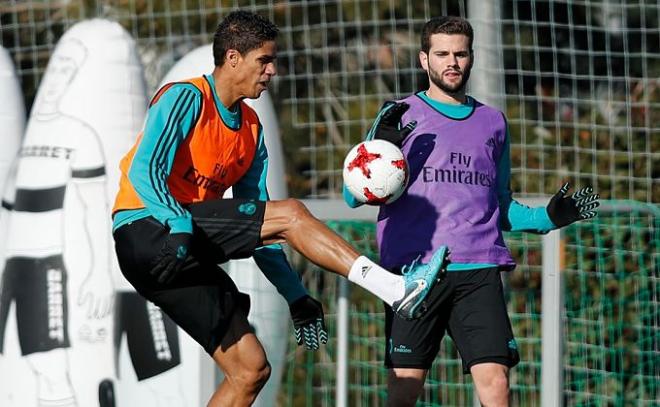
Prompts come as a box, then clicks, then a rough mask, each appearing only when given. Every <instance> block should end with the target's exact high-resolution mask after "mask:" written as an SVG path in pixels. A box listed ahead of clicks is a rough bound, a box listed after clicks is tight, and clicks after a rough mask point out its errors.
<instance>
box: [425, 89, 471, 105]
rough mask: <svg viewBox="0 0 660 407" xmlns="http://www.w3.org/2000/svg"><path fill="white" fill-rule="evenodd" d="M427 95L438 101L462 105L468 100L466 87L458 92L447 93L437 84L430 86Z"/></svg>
mask: <svg viewBox="0 0 660 407" xmlns="http://www.w3.org/2000/svg"><path fill="white" fill-rule="evenodd" d="M426 96H428V97H429V98H431V99H433V100H435V101H437V102H440V103H447V104H450V105H460V104H464V103H466V102H467V97H466V96H465V90H464V89H461V90H460V91H458V92H456V93H447V92H445V91H443V90H442V89H440V88H438V87H437V86H430V87H429V88H428V90H427V91H426Z"/></svg>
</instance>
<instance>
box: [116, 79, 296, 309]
mask: <svg viewBox="0 0 660 407" xmlns="http://www.w3.org/2000/svg"><path fill="white" fill-rule="evenodd" d="M206 78H207V79H208V80H209V82H210V84H211V88H212V89H213V92H214V99H215V104H216V107H217V109H218V113H219V114H220V115H221V117H222V119H223V121H224V122H225V124H227V125H228V126H229V127H231V128H238V127H239V126H240V122H241V117H240V116H241V114H240V109H239V108H238V104H235V105H234V106H232V107H230V108H227V107H225V106H223V105H222V103H221V102H220V99H219V98H218V95H217V94H216V93H215V83H214V80H213V76H212V75H207V76H206ZM201 108H202V95H201V92H200V91H199V89H197V88H196V87H195V86H194V85H192V84H189V83H177V84H174V85H173V86H171V87H170V88H169V89H167V90H166V91H165V92H164V93H163V94H162V95H161V97H160V98H159V99H158V101H157V102H156V103H154V104H153V105H152V106H151V107H150V108H149V110H148V112H147V118H146V121H145V124H144V130H143V136H142V139H141V140H140V144H139V145H138V148H137V150H136V152H135V156H134V158H133V161H132V163H131V167H130V169H129V171H128V178H129V180H130V181H131V183H132V185H133V187H134V188H135V191H136V192H137V194H138V196H139V197H140V199H141V200H142V202H143V203H144V205H145V207H144V208H141V209H135V210H125V211H120V212H117V213H116V214H115V216H114V218H113V230H116V229H117V228H119V227H121V226H122V225H125V224H127V223H130V222H132V221H135V220H138V219H142V218H144V217H147V216H153V217H154V218H155V219H156V220H158V221H159V222H160V223H162V224H163V225H165V226H166V227H168V228H169V229H170V233H192V230H193V228H192V222H193V219H192V216H191V214H190V212H188V211H187V210H185V208H183V207H182V206H181V205H180V204H179V203H178V202H177V201H176V200H175V199H174V197H173V196H172V194H171V192H170V191H169V188H168V186H167V178H168V176H169V174H170V172H171V170H172V165H173V162H174V157H175V156H176V152H177V149H178V147H179V146H180V145H181V144H182V143H183V142H184V140H185V139H186V137H188V135H189V134H190V131H191V129H192V128H193V127H194V126H195V124H196V122H197V119H198V118H199V115H200V112H201ZM267 172H268V152H267V150H266V144H265V142H264V135H263V127H260V128H259V136H258V146H257V150H256V153H255V157H254V160H253V162H252V165H251V166H250V168H249V169H248V171H247V172H246V174H245V175H244V176H243V177H242V178H241V179H240V180H239V181H238V182H237V183H236V184H235V185H233V186H232V192H233V196H234V197H235V198H248V199H257V200H262V201H267V200H268V189H267V187H266V174H267ZM253 257H254V260H255V262H256V263H257V266H258V267H259V269H260V270H261V271H262V272H263V273H264V275H265V276H266V278H267V279H268V280H269V281H270V282H271V283H273V285H274V286H275V288H276V289H277V290H278V292H279V293H280V294H281V295H282V296H283V297H284V298H285V299H286V300H287V302H288V303H292V302H293V301H295V300H297V299H298V298H301V297H302V296H304V295H307V290H306V289H305V287H304V286H303V285H302V283H301V281H300V278H299V276H298V275H297V273H296V272H295V271H294V270H293V269H292V268H291V266H290V264H289V262H288V261H287V258H286V255H285V254H284V251H283V249H282V247H281V246H280V245H269V246H264V247H260V248H258V249H257V250H256V251H255V253H254V255H253Z"/></svg>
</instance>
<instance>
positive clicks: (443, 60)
mask: <svg viewBox="0 0 660 407" xmlns="http://www.w3.org/2000/svg"><path fill="white" fill-rule="evenodd" d="M469 44H470V40H469V38H468V37H467V36H465V35H462V34H433V35H432V36H431V38H430V45H431V47H430V49H429V52H428V54H427V53H425V52H423V51H422V52H420V56H419V57H420V62H421V64H422V67H423V68H424V70H425V71H426V72H427V73H428V75H429V81H430V82H431V86H432V87H436V88H437V89H438V90H440V91H441V92H442V93H444V94H446V95H447V96H451V97H454V96H456V95H463V94H464V92H465V85H466V84H467V81H468V79H469V78H470V70H471V69H472V62H473V58H472V51H471V50H470V45H469Z"/></svg>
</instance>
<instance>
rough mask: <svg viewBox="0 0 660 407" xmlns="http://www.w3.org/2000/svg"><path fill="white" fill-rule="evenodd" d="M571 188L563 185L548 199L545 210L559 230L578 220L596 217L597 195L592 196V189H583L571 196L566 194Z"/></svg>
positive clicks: (598, 203) (566, 184)
mask: <svg viewBox="0 0 660 407" xmlns="http://www.w3.org/2000/svg"><path fill="white" fill-rule="evenodd" d="M570 188H571V186H570V184H569V183H568V182H567V183H565V184H564V185H563V186H562V187H561V188H560V189H559V191H557V193H556V194H555V195H554V196H553V197H552V199H550V202H549V203H548V206H547V207H546V210H547V211H548V216H549V217H550V220H551V221H552V223H553V224H554V225H555V226H556V227H557V228H561V227H564V226H567V225H570V224H571V223H573V222H577V221H579V220H585V219H591V218H593V217H594V216H596V211H595V210H594V209H596V208H597V207H598V206H599V205H600V202H598V198H599V195H598V194H592V192H593V188H591V187H584V188H582V189H580V190H578V191H577V192H575V193H574V194H573V195H571V196H566V193H567V192H568V190H569V189H570Z"/></svg>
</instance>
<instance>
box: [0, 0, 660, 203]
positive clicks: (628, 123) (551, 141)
mask: <svg viewBox="0 0 660 407" xmlns="http://www.w3.org/2000/svg"><path fill="white" fill-rule="evenodd" d="M236 7H243V8H248V9H251V10H255V11H257V12H259V13H261V14H264V15H266V16H268V17H269V18H270V19H272V20H273V21H274V22H276V23H277V24H278V25H279V26H280V28H281V36H280V39H279V48H280V52H279V62H278V69H279V76H278V77H276V78H277V79H276V81H275V82H274V84H272V89H271V90H272V93H273V96H274V99H275V101H276V103H277V107H278V112H279V117H280V120H281V122H280V124H281V127H282V130H283V132H282V134H284V137H285V143H284V145H285V148H286V156H287V160H288V161H287V167H288V170H289V174H290V179H289V187H290V190H291V192H292V194H293V195H294V196H298V197H312V198H324V197H337V196H338V192H339V190H340V186H341V184H340V175H341V171H340V170H341V162H342V158H343V156H344V154H345V153H346V151H347V149H348V148H349V147H350V146H352V145H353V144H355V143H356V142H357V141H359V140H360V139H361V138H362V137H363V136H364V134H365V132H366V129H367V128H368V126H369V125H370V123H371V120H372V119H373V118H374V117H375V114H376V112H377V111H378V109H379V107H380V106H381V105H382V103H383V101H385V100H387V99H392V98H397V97H401V96H405V95H407V94H409V93H411V92H414V91H417V90H419V89H422V88H424V87H425V86H426V85H427V82H426V75H425V73H424V72H423V71H421V70H420V69H419V64H418V61H417V53H418V49H419V45H418V43H419V31H420V29H421V26H422V25H423V23H424V22H425V21H426V20H427V19H428V18H429V17H431V16H435V15H442V14H453V15H462V16H467V17H468V18H470V17H471V16H472V15H474V17H473V19H472V23H473V25H474V26H475V29H476V40H475V52H476V58H477V61H478V62H479V61H480V60H479V58H482V60H483V59H484V58H486V57H487V58H488V61H487V62H485V65H480V64H479V63H477V68H475V71H474V72H473V74H472V78H473V79H472V81H473V82H476V81H477V80H479V79H484V80H486V82H493V83H495V82H496V83H498V84H500V86H499V87H496V89H499V90H497V92H500V93H499V94H496V95H492V94H489V90H487V89H473V90H474V91H475V92H477V93H479V94H484V95H485V96H494V97H495V99H497V100H499V101H500V102H499V105H500V106H499V107H500V108H501V109H502V110H503V111H504V112H505V113H506V114H507V116H508V118H509V124H510V131H511V141H512V161H513V163H512V164H513V167H512V169H513V175H514V177H513V188H514V190H515V191H519V192H521V193H524V194H528V195H534V194H548V193H552V192H554V191H555V190H556V188H558V186H559V184H560V183H561V180H564V179H571V180H573V181H574V182H576V183H579V184H586V183H591V184H593V185H594V186H596V187H597V190H598V191H599V192H600V193H601V194H602V195H603V196H604V197H606V198H611V199H612V198H616V199H637V200H640V201H644V202H658V201H660V181H659V180H658V179H659V178H660V165H659V164H658V162H659V161H660V160H659V158H660V137H658V136H659V134H660V130H658V128H657V126H655V125H654V123H657V122H658V120H659V119H660V109H658V106H659V103H660V89H659V84H660V83H659V79H658V78H659V77H660V30H659V29H658V28H659V27H658V13H659V9H660V6H659V5H658V3H657V2H651V1H625V2H623V1H613V0H607V1H573V0H571V1H568V0H548V1H544V0H537V1H517V0H507V1H501V2H495V1H491V2H480V1H470V0H441V1H415V2H408V1H402V0H387V1H385V0H348V1H341V2H338V1H300V2H299V1H289V2H287V1H256V0H255V1H218V0H216V1H210V0H177V1H156V0H122V1H118V0H116V1H110V0H108V1H102V0H86V1H81V0H66V1H56V0H44V1H39V2H36V1H33V2H23V1H15V0H10V1H6V0H5V1H0V35H1V36H0V44H1V45H2V46H3V47H5V48H7V49H9V51H10V52H11V54H12V56H13V57H14V60H15V61H16V64H17V66H18V70H19V74H20V77H21V80H22V81H23V88H24V90H25V94H26V99H27V103H28V105H29V104H30V103H31V100H32V98H33V97H34V94H35V90H36V87H37V85H38V83H39V80H40V78H41V76H42V75H43V71H44V69H45V66H46V64H47V61H48V57H49V55H50V52H51V51H52V50H53V48H54V45H55V43H56V42H57V40H58V38H59V37H60V36H61V35H62V34H63V32H64V31H65V30H66V29H67V28H68V27H70V26H71V25H72V24H74V23H75V22H77V21H79V20H81V19H83V18H89V17H97V16H100V17H106V18H110V19H114V20H117V21H119V22H120V23H121V24H122V25H123V26H124V27H125V28H126V29H127V30H128V31H129V32H130V33H131V34H132V35H133V37H134V38H135V39H136V40H137V43H138V45H139V47H140V50H141V55H142V57H143V62H144V65H145V72H146V75H147V80H148V83H150V84H151V86H152V87H154V86H156V84H157V83H158V82H159V81H160V79H161V78H162V76H163V75H164V74H165V72H166V71H167V69H168V68H169V67H170V66H171V65H172V64H173V63H174V62H175V61H176V60H177V59H178V58H180V57H181V56H182V55H183V54H185V53H186V52H187V51H189V50H191V49H193V48H194V47H196V46H198V45H202V44H206V43H209V42H210V41H211V37H212V33H213V31H214V29H215V26H216V24H217V22H218V20H219V19H220V18H221V17H222V16H223V15H225V14H226V13H227V12H228V11H230V10H232V9H234V8H236ZM485 7H489V9H488V14H487V15H485V16H481V15H480V14H479V13H477V11H481V10H480V9H482V8H485ZM471 8H472V10H471ZM493 26H494V27H495V28H496V31H495V33H496V35H494V36H491V35H489V33H490V32H491V31H487V30H484V29H482V28H483V27H486V29H489V27H490V29H492V27H493ZM491 37H495V38H491ZM496 38H499V39H500V40H501V42H500V43H498V42H497V41H496V40H495V39H496ZM490 54H492V55H490ZM493 58H494V59H493Z"/></svg>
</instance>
